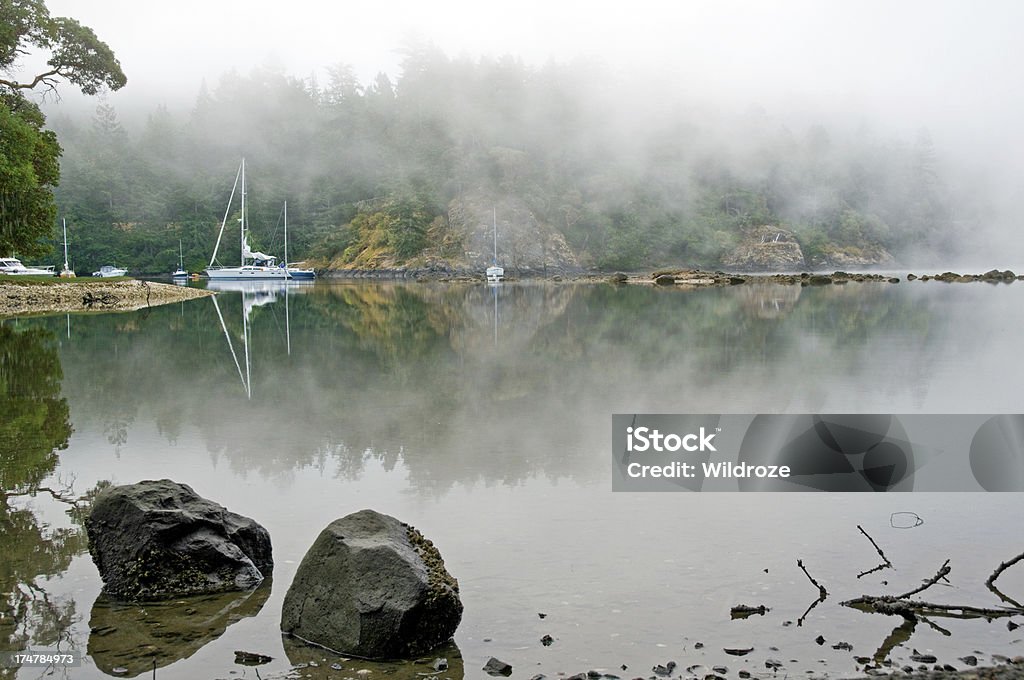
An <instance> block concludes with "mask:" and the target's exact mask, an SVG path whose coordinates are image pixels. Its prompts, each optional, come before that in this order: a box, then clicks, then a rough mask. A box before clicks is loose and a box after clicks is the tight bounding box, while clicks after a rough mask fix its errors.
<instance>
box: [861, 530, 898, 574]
mask: <svg viewBox="0 0 1024 680" xmlns="http://www.w3.org/2000/svg"><path fill="white" fill-rule="evenodd" d="M857 529H858V530H859V531H860V533H862V534H864V536H865V538H867V539H868V540H869V541H871V545H873V546H874V547H875V552H877V553H878V556H879V557H881V558H882V562H881V564H879V565H878V566H877V567H874V568H872V569H868V570H867V571H862V572H861V573H859V574H857V578H863V577H864V576H867V575H868V574H873V573H875V572H876V571H881V570H883V569H892V568H893V566H892V562H890V561H889V558H888V557H886V556H885V553H884V552H883V551H882V549H881V548H879V547H878V544H877V543H875V539H873V538H871V536H870V535H869V534H868V532H866V531H864V527H862V526H861V525H859V524H858V525H857Z"/></svg>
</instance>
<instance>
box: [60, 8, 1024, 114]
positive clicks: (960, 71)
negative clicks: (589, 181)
mask: <svg viewBox="0 0 1024 680" xmlns="http://www.w3.org/2000/svg"><path fill="white" fill-rule="evenodd" d="M48 5H49V7H50V9H51V12H52V13H53V14H54V15H68V16H73V17H75V18H77V19H79V20H80V21H82V22H83V23H85V24H86V25H88V26H91V27H92V28H94V29H95V30H96V32H97V34H98V35H99V36H100V37H101V38H102V39H103V40H105V41H107V42H108V43H109V44H110V45H111V47H112V48H113V49H114V51H115V53H116V54H117V55H118V57H119V58H120V60H121V63H122V65H123V67H124V69H125V72H126V73H127V74H128V79H129V86H128V88H129V89H128V90H127V91H126V92H125V95H128V94H131V93H132V92H135V93H139V94H147V95H157V96H158V94H159V93H161V92H162V93H164V94H165V96H168V97H170V96H171V95H177V94H178V93H183V94H188V95H194V93H195V92H196V91H197V89H198V84H199V82H200V81H201V79H202V78H203V77H204V76H205V77H206V78H207V79H209V80H210V81H211V82H210V84H211V86H212V85H215V82H216V79H217V77H219V75H220V74H222V73H224V72H225V71H228V70H229V69H232V68H235V69H237V70H239V71H241V72H247V71H248V70H250V69H251V68H252V67H253V66H254V65H265V64H274V65H278V66H280V67H282V68H283V69H284V70H285V71H286V72H288V73H291V74H294V75H297V76H300V77H304V76H307V75H309V74H311V73H314V72H318V71H319V73H320V74H321V75H322V73H323V71H322V69H323V67H325V66H327V65H330V64H334V63H337V62H345V63H349V64H351V65H352V66H353V67H354V68H355V70H356V74H357V75H358V77H359V78H360V79H361V80H362V81H363V82H368V81H369V80H370V79H371V78H372V77H373V76H374V75H375V74H376V73H377V72H378V71H386V72H388V73H390V74H391V75H393V76H394V75H397V72H398V63H399V61H400V58H401V56H400V54H398V52H397V49H398V48H400V47H401V46H402V45H403V44H404V43H407V42H408V41H409V40H410V39H417V38H418V39H421V40H426V41H430V42H432V43H433V44H435V45H436V46H437V47H439V48H440V49H441V50H443V51H444V52H445V53H447V54H448V55H450V56H459V55H462V54H467V55H470V56H473V57H476V56H479V55H495V56H497V55H502V54H513V55H516V56H520V57H522V58H523V59H524V60H525V61H527V62H528V63H531V64H542V63H543V62H544V61H545V60H547V59H549V58H554V59H556V60H560V61H565V60H569V59H572V58H575V57H577V56H586V57H597V58H600V59H602V60H603V61H605V62H606V63H608V64H609V65H611V66H613V67H616V68H618V67H622V68H628V67H634V66H635V67H638V68H642V69H645V70H647V71H651V70H656V71H657V72H658V73H659V75H660V74H662V73H663V74H664V76H663V77H665V78H669V79H670V82H672V81H674V82H673V84H674V85H675V86H676V87H682V88H686V87H694V88H698V87H699V88H700V89H701V90H708V89H711V90H712V91H716V92H719V93H725V94H733V95H740V96H742V95H744V94H745V93H748V92H749V93H750V94H751V95H754V96H753V98H755V99H756V98H761V97H763V96H764V95H765V92H775V93H780V94H783V95H784V96H796V97H799V98H807V99H809V100H814V101H825V100H828V101H830V102H831V104H832V105H839V106H843V105H854V104H858V105H861V106H870V107H872V108H882V107H886V106H895V107H896V108H897V109H898V110H899V111H900V112H907V113H910V114H921V115H923V114H930V115H932V116H934V115H935V114H938V113H941V112H942V111H940V110H944V111H945V113H948V114H951V115H970V112H971V111H975V110H977V109H979V108H980V109H983V110H991V109H993V108H996V107H997V106H999V101H1000V99H1001V98H1002V99H1003V100H1004V103H1012V105H1013V107H1014V110H1016V111H1018V112H1019V109H1020V103H1019V97H1018V96H1017V94H1018V93H1017V92H1016V90H1017V88H1018V86H1019V73H1018V72H1017V69H1018V68H1019V65H1020V64H1022V63H1024V48H1022V41H1021V40H1020V39H1019V31H1020V27H1021V26H1022V25H1024V3H1021V2H1018V1H1016V0H1009V1H1002V2H1000V1H996V0H992V1H987V2H982V3H978V2H948V1H946V2H943V1H919V0H918V1H909V2H908V1H901V2H893V1H891V0H885V1H882V0H867V1H865V0H857V1H853V0H841V1H840V0H793V1H786V2H783V1H778V0H774V1H765V0H748V1H740V0H731V1H722V0H709V1H706V2H704V1H701V2H694V1H687V0H662V1H653V0H632V1H630V2H607V3H596V2H583V1H577V0H572V1H565V0H497V1H494V0H487V1H485V2H481V1H480V0H431V1H428V2H425V1H424V0H375V1H373V2H370V1H367V0H363V1H358V2H357V1H352V0H350V1H348V2H326V1H324V0H290V1H288V2H283V1H280V0H278V1H275V2H267V1H265V0H177V1H176V2H159V3H158V2H138V0H49V2H48ZM837 98H838V101H837ZM893 98H896V99H898V100H899V101H896V102H893V101H889V102H888V103H883V102H885V101H886V100H887V99H889V100H891V99H893ZM1007 98H1012V102H1006V101H1005V100H1006V99H1007Z"/></svg>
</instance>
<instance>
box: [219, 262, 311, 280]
mask: <svg viewBox="0 0 1024 680" xmlns="http://www.w3.org/2000/svg"><path fill="white" fill-rule="evenodd" d="M206 275H207V276H208V277H210V278H211V279H232V280H236V281H239V280H242V281H244V280H261V279H262V280H277V281H286V280H288V279H290V278H291V274H289V273H288V270H287V269H285V268H284V267H262V266H257V265H246V266H244V267H215V268H214V267H211V268H208V269H207V270H206Z"/></svg>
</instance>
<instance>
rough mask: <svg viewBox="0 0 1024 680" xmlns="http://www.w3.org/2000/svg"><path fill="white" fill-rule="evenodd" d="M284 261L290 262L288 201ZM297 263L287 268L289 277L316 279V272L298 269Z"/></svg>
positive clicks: (285, 217) (290, 264) (289, 264)
mask: <svg viewBox="0 0 1024 680" xmlns="http://www.w3.org/2000/svg"><path fill="white" fill-rule="evenodd" d="M284 261H285V262H288V201H285V202H284ZM294 265H295V263H292V262H288V264H287V266H286V267H285V268H286V269H287V270H288V275H289V276H291V277H292V278H293V279H296V280H300V281H308V280H310V279H315V278H316V271H315V270H313V269H309V268H307V267H296V266H294Z"/></svg>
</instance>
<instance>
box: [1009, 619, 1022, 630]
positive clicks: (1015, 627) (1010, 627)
mask: <svg viewBox="0 0 1024 680" xmlns="http://www.w3.org/2000/svg"><path fill="white" fill-rule="evenodd" d="M1018 628H1020V625H1019V624H1016V623H1014V622H1013V621H1007V622H1006V629H1007V630H1017V629H1018Z"/></svg>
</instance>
